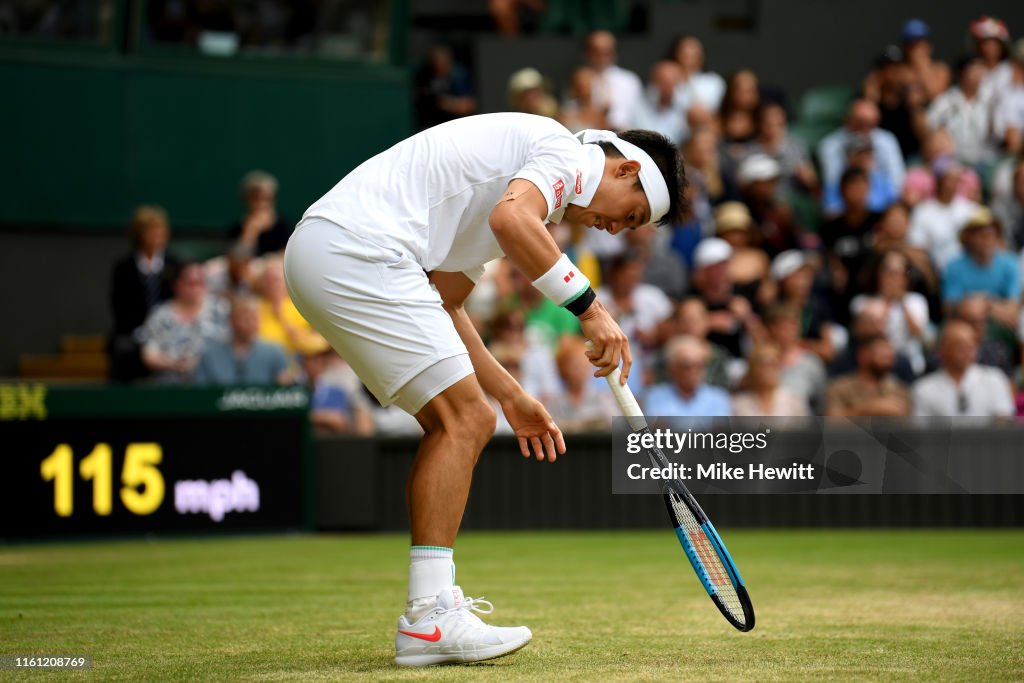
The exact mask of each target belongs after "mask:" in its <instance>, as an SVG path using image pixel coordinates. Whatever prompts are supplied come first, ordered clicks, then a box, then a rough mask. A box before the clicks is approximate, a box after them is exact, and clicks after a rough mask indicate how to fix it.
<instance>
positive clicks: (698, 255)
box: [693, 237, 732, 268]
mask: <svg viewBox="0 0 1024 683" xmlns="http://www.w3.org/2000/svg"><path fill="white" fill-rule="evenodd" d="M730 258H732V247H731V246H729V243H728V242H726V241H725V240H723V239H721V238H719V237H706V238H704V239H702V240H701V241H700V244H698V245H697V251H696V252H694V255H693V265H694V266H695V267H697V268H703V267H704V266H713V265H715V264H716V263H724V262H726V261H728V260H729V259H730Z"/></svg>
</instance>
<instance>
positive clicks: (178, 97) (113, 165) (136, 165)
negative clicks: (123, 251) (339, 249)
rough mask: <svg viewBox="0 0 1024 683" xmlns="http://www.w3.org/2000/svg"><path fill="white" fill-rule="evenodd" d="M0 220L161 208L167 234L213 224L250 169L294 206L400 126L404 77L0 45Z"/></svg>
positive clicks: (65, 220)
mask: <svg viewBox="0 0 1024 683" xmlns="http://www.w3.org/2000/svg"><path fill="white" fill-rule="evenodd" d="M0 91H2V92H4V93H5V102H6V106H4V107H0V130H4V131H5V132H6V135H5V138H6V140H5V144H4V147H5V150H4V155H3V156H4V163H3V164H0V183H2V186H3V188H4V190H3V192H2V193H0V227H5V228H54V227H56V228H61V229H67V228H84V229H95V230H108V231H109V230H112V229H114V230H118V231H121V230H123V228H124V225H125V223H126V220H127V217H128V216H129V215H130V213H131V211H132V208H133V207H134V206H136V205H137V204H140V203H156V204H161V205H163V206H164V207H165V208H167V210H168V211H169V213H170V216H171V221H172V225H173V228H174V230H175V231H176V233H177V234H179V235H180V234H182V233H184V234H194V235H200V234H206V235H212V234H221V233H222V232H223V230H224V226H225V225H226V224H228V223H229V222H230V221H231V220H232V219H233V218H234V217H235V216H237V214H238V212H239V199H238V193H237V189H238V183H239V180H240V178H241V177H242V175H243V174H244V173H245V172H246V171H248V170H250V169H253V168H261V169H266V170H268V171H270V172H272V173H274V174H275V175H277V176H278V178H279V179H280V181H281V190H280V197H279V208H280V209H281V211H282V213H284V214H285V215H288V216H293V217H298V215H300V214H301V212H302V210H303V209H304V208H305V207H306V206H308V205H309V204H310V203H311V202H312V201H313V200H315V199H316V198H317V197H319V196H320V195H321V194H322V193H323V192H325V191H326V190H327V189H329V188H330V187H331V186H332V185H333V184H334V183H335V182H337V181H338V180H339V179H340V178H341V177H342V176H343V175H344V174H345V173H346V172H348V171H349V170H351V169H352V168H354V167H355V166H356V165H357V164H358V163H360V162H361V161H362V160H364V159H366V158H368V157H370V156H372V155H373V154H375V153H377V152H379V151H381V150H382V149H384V148H386V147H388V146H390V145H391V144H394V143H395V142H397V141H398V140H400V139H402V138H403V137H406V136H407V135H408V134H409V133H410V130H411V104H410V97H409V87H408V77H407V74H406V72H405V70H403V69H398V68H393V67H388V66H379V65H353V64H339V63H332V62H322V61H321V62H314V61H290V60H280V59H276V60H270V59H230V60H221V59H216V58H201V57H194V56H193V57H180V56H179V57H174V58H170V57H155V56H130V57H126V56H121V55H109V54H103V53H81V54H72V55H68V54H60V53H56V54H54V53H49V52H46V53H38V52H37V53H31V54H29V55H27V56H26V55H18V54H10V53H7V54H3V55H0Z"/></svg>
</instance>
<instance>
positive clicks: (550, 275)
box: [533, 254, 590, 306]
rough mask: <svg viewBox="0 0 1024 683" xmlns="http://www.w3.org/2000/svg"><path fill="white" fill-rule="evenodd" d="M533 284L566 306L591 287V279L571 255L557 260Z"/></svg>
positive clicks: (563, 255) (560, 304)
mask: <svg viewBox="0 0 1024 683" xmlns="http://www.w3.org/2000/svg"><path fill="white" fill-rule="evenodd" d="M533 286H534V287H536V288H537V289H539V290H540V291H541V292H543V293H544V295H545V296H546V297H547V298H549V299H551V300H552V301H554V302H555V303H556V304H558V305H559V306H564V305H566V304H567V303H569V302H570V301H572V300H573V299H575V298H576V297H578V296H579V295H580V294H582V293H583V292H585V291H587V288H588V287H590V280H588V279H587V276H586V275H584V274H583V273H581V272H580V269H579V268H577V267H576V266H575V265H573V262H572V261H570V260H569V257H568V256H566V255H565V254H562V258H560V259H558V260H557V261H555V265H553V266H551V268H550V269H549V270H548V272H546V273H544V274H543V275H541V276H540V277H539V278H537V279H536V280H534V281H533Z"/></svg>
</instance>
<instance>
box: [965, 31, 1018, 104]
mask: <svg viewBox="0 0 1024 683" xmlns="http://www.w3.org/2000/svg"><path fill="white" fill-rule="evenodd" d="M968 28H969V31H970V35H971V40H972V41H973V42H974V52H975V55H976V56H977V57H978V58H979V59H980V60H981V63H982V65H983V67H984V69H985V75H984V78H983V80H982V83H981V88H980V90H981V97H982V98H983V99H986V100H988V101H990V102H991V101H994V100H995V99H996V98H998V97H999V94H1000V93H1002V92H1005V91H1006V89H1007V88H1009V87H1010V82H1011V80H1012V79H1013V74H1012V70H1011V68H1010V64H1009V62H1008V61H1007V59H1006V58H1007V56H1008V55H1009V49H1010V31H1009V30H1008V29H1007V28H1006V23H1005V22H1003V20H1002V19H997V18H995V17H990V16H987V15H984V14H983V15H981V16H980V17H978V18H977V19H975V20H974V21H972V22H971V23H970V25H969V27H968Z"/></svg>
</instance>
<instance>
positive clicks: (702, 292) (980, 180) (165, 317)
mask: <svg viewBox="0 0 1024 683" xmlns="http://www.w3.org/2000/svg"><path fill="white" fill-rule="evenodd" d="M30 4H31V3H30ZM46 4H47V3H41V4H40V6H42V5H46ZM565 4H566V3H551V4H550V6H549V5H546V3H544V2H543V0H492V1H491V2H490V3H489V8H490V13H491V19H492V21H493V28H494V29H496V30H497V32H499V33H502V34H508V35H515V34H519V33H521V32H524V31H530V30H533V29H534V28H536V27H537V26H549V27H551V26H556V27H557V26H562V28H563V30H565V31H566V32H571V33H578V34H580V40H579V43H580V51H579V54H578V58H577V65H576V67H575V68H574V69H573V70H572V71H571V76H570V77H569V78H568V79H567V80H566V82H564V83H556V82H555V80H554V79H553V78H552V77H551V76H549V75H548V74H546V73H545V65H544V64H531V63H530V60H529V56H528V55H524V56H523V58H522V59H523V63H522V68H520V69H518V70H516V71H515V72H514V73H512V75H511V76H510V78H509V79H508V81H507V85H506V103H505V104H506V106H505V109H506V110H508V111H520V112H527V113H532V114H538V115H541V116H547V117H552V118H555V119H557V120H559V121H560V122H562V123H563V124H564V125H565V126H566V127H567V128H568V129H569V130H571V131H574V132H575V131H579V130H582V129H585V128H607V129H613V130H626V129H630V128H648V129H653V130H657V131H659V132H661V133H663V134H664V135H666V136H667V137H669V138H670V139H672V140H673V141H674V142H676V143H678V144H679V146H680V149H681V152H682V155H683V158H684V160H685V165H686V174H687V177H688V181H689V184H688V187H687V190H686V193H687V199H688V203H689V207H690V208H689V213H688V215H687V217H686V219H685V220H684V222H682V223H680V224H678V225H672V226H668V227H663V228H654V227H651V226H647V227H644V228H640V229H638V230H635V231H631V232H628V233H625V234H620V235H618V236H612V235H609V234H608V233H605V232H600V231H591V230H586V229H580V228H574V227H572V226H569V225H556V226H552V233H553V235H554V237H555V239H556V241H557V242H558V243H559V244H560V245H561V247H562V249H563V251H565V252H566V253H567V254H568V255H569V256H570V258H572V259H573V261H574V262H575V263H577V264H578V265H579V266H580V268H581V269H582V270H584V271H585V273H586V274H587V276H588V277H589V278H590V279H591V281H592V282H593V283H594V285H595V288H597V289H598V295H599V297H600V298H601V299H602V301H603V302H604V304H605V306H606V307H608V308H609V309H610V310H611V311H612V312H613V314H614V315H615V317H616V318H617V320H618V321H619V323H620V324H621V326H622V327H623V329H624V330H625V331H626V333H627V334H628V335H629V338H630V340H631V345H632V348H633V353H634V359H635V363H634V367H633V372H632V374H631V376H630V384H631V385H632V387H633V389H634V391H635V393H636V394H637V396H638V397H640V399H641V401H642V402H643V404H644V407H645V410H646V412H647V413H648V414H650V415H666V416H667V415H730V414H732V415H770V416H783V415H794V416H799V415H915V414H916V415H974V416H989V417H1003V418H1008V417H1011V416H1014V415H1018V414H1024V390H1022V374H1021V362H1022V357H1024V313H1022V310H1021V306H1020V304H1021V294H1022V293H1021V278H1020V271H1021V268H1022V264H1024V38H1017V39H1016V40H1014V34H1013V33H1012V30H1013V29H1014V28H1015V27H1011V26H1007V25H1006V23H1004V22H1003V21H1002V20H1001V19H999V18H996V17H991V16H979V17H977V18H976V19H975V20H974V21H972V22H970V23H969V25H967V26H964V27H963V30H964V34H965V41H964V45H965V46H966V49H965V50H964V51H963V53H962V54H936V53H935V51H934V50H933V45H932V41H931V29H930V27H929V25H928V23H927V21H926V20H923V19H920V18H913V19H909V20H907V21H905V22H904V23H902V24H899V23H897V24H894V25H893V26H892V31H891V35H892V37H893V43H892V44H891V45H887V46H885V45H881V46H879V50H878V52H877V54H876V55H864V60H865V63H870V64H871V67H870V69H868V70H867V71H866V73H864V74H863V78H862V80H861V81H860V82H858V83H848V84H840V85H830V86H828V87H820V88H815V89H812V90H810V91H808V92H806V93H804V94H803V96H802V97H801V98H800V99H799V102H794V101H792V100H791V99H790V98H789V97H788V95H787V93H786V92H785V91H784V90H783V89H782V88H779V87H776V86H773V85H771V84H766V83H763V82H762V81H761V79H760V78H759V76H758V73H757V69H756V66H755V68H747V69H740V70H737V71H735V72H732V73H718V72H717V71H716V70H715V64H716V55H715V54H707V53H706V52H705V49H704V45H703V43H702V41H701V39H700V37H699V36H696V35H682V36H680V37H678V39H676V40H674V41H672V42H671V43H670V44H666V45H665V46H664V53H663V58H662V59H659V60H657V61H655V62H654V63H652V64H650V65H649V68H648V69H647V70H646V71H644V72H641V73H634V72H633V71H630V70H628V69H625V68H623V67H621V66H619V65H618V63H617V62H618V54H617V39H616V34H614V33H612V32H610V31H606V30H590V27H588V26H586V25H585V24H580V25H576V24H572V25H568V24H566V22H570V18H572V17H576V18H578V17H579V15H578V14H572V13H570V14H566V15H564V16H563V15H561V14H559V13H558V12H553V11H552V7H554V8H555V9H557V8H562V7H563V6H564V5H565ZM8 5H11V3H0V8H2V7H7V6H8ZM56 5H59V3H57V4H56ZM56 5H54V4H50V6H56ZM186 5H188V6H190V7H191V6H192V5H191V4H188V3H182V4H181V6H180V7H179V3H175V2H164V3H150V4H149V7H150V9H151V16H149V17H148V21H149V24H148V26H149V27H150V39H152V40H154V41H160V40H165V39H166V40H176V41H182V40H191V41H202V40H205V41H207V43H209V44H210V45H213V46H214V47H212V48H210V49H214V50H216V49H218V48H217V47H216V45H218V43H217V41H216V40H215V38H216V35H214V36H213V38H211V37H210V33H211V31H212V33H213V34H216V33H217V31H216V24H217V21H220V19H217V15H216V12H215V11H214V10H215V8H216V7H215V6H216V5H217V3H207V5H209V7H207V9H208V10H209V12H207V13H206V14H202V15H201V16H200V15H194V13H192V14H189V13H186V12H183V10H182V9H181V8H182V7H185V6H186ZM200 5H201V6H203V7H206V5H203V3H200ZM300 5H301V3H300ZM276 6H277V4H275V3H262V4H260V3H254V4H253V8H257V9H258V8H263V10H261V11H262V14H261V13H260V12H257V11H256V10H255V9H254V12H253V17H252V18H251V19H252V21H251V22H250V23H249V24H246V26H247V27H248V28H247V30H246V31H241V30H236V29H237V26H235V25H234V24H232V26H235V28H234V29H232V31H230V32H231V33H232V35H234V36H235V39H236V40H238V39H240V40H242V42H243V43H245V44H246V45H255V46H260V45H264V46H268V47H267V49H281V50H296V49H305V48H304V46H307V45H310V44H315V42H316V36H317V35H318V31H317V26H318V25H319V24H317V23H316V22H315V21H313V20H312V19H311V18H310V17H309V16H307V14H306V13H303V12H302V11H300V10H301V7H299V8H298V9H297V8H296V6H292V5H291V4H289V9H288V12H283V11H282V12H279V13H277V14H274V13H273V12H271V10H272V9H273V7H276ZM279 9H280V8H279ZM317 16H321V15H320V14H318V15H317ZM357 16H358V14H357ZM26 17H28V15H22V16H21V18H20V20H22V21H29V20H32V21H36V22H37V23H38V25H39V26H43V27H45V26H52V27H54V28H53V30H59V26H60V22H59V21H58V20H57V17H55V16H54V17H50V20H49V23H47V19H46V17H45V16H43V15H40V16H39V17H35V18H34V19H33V18H32V17H28V18H26ZM211 17H212V18H211ZM260 17H262V19H260ZM268 17H269V18H268ZM275 17H276V19H275ZM221 19H222V20H223V22H228V23H230V21H235V22H236V24H237V21H238V17H237V16H235V17H234V18H233V19H232V18H230V17H221ZM16 20H19V19H18V17H17V16H15V14H13V13H12V12H11V11H9V10H8V11H6V12H4V11H0V25H3V24H4V22H8V23H10V22H14V21H16ZM215 20H216V21H215ZM229 20H230V21H229ZM271 20H273V21H271ZM261 21H263V22H264V23H266V22H269V24H267V26H270V27H271V28H274V27H276V28H274V30H273V31H271V30H270V29H269V28H267V27H266V26H264V27H263V28H262V29H261V28H260V26H261V25H262V24H260V22H261ZM190 22H191V23H190ZM203 22H207V23H209V22H213V23H212V24H210V25H209V26H207V25H206V24H204V23H203ZM223 22H222V23H223ZM570 23H571V22H570ZM563 24H565V25H564V26H563ZM211 26H212V27H213V28H211ZM1016 28H1017V30H1020V27H1016ZM350 34H351V35H360V30H359V28H358V27H355V28H354V29H352V30H351V31H350ZM203 36H205V38H203ZM210 41H213V42H210ZM261 41H262V42H261ZM473 73H474V65H473V64H472V63H470V61H469V60H468V59H467V58H466V57H465V55H462V54H460V50H458V49H457V47H456V46H453V45H448V44H444V43H437V44H434V45H432V46H431V47H430V48H429V50H427V51H426V53H425V54H424V55H423V58H422V62H421V64H420V65H419V67H418V68H417V69H416V70H415V75H414V77H413V79H412V89H413V92H412V93H411V97H412V98H413V101H414V112H415V116H416V121H417V126H418V127H419V128H420V129H423V128H426V127H429V126H432V125H436V124H438V123H441V122H444V121H449V120H452V119H456V118H459V117H462V116H467V115H472V114H477V113H485V111H493V110H494V109H484V108H483V107H482V106H481V104H480V102H481V98H480V97H479V95H478V93H477V92H476V86H477V83H476V81H475V79H474V77H473ZM273 170H274V169H268V170H266V171H264V170H253V171H251V172H250V173H248V174H246V175H245V177H244V178H242V179H241V182H240V186H239V190H238V191H239V197H240V207H239V217H238V218H237V220H235V221H234V222H233V223H232V224H231V225H230V226H228V227H226V228H225V231H224V244H225V245H226V246H225V249H224V251H223V253H221V254H219V255H217V256H215V257H214V258H212V259H203V260H190V259H180V258H177V257H175V254H176V253H177V252H176V250H175V248H174V247H175V238H174V235H173V227H174V216H173V215H168V213H167V211H165V210H164V209H163V208H161V206H158V205H145V206H139V207H138V208H137V209H136V210H135V212H134V214H133V215H132V216H131V217H130V234H131V243H130V245H129V246H128V248H127V249H126V253H125V256H124V258H123V259H122V260H120V261H118V262H117V263H116V264H112V270H111V289H110V302H111V310H112V318H113V320H114V325H113V329H112V331H111V334H110V337H109V340H108V350H109V354H110V376H111V379H112V380H113V381H117V382H158V383H173V384H199V385H209V384H279V385H290V384H298V383H301V384H306V385H308V386H309V387H310V388H311V390H312V396H313V406H314V410H313V419H314V422H315V423H316V424H317V425H318V426H319V427H320V428H322V429H324V430H329V431H335V432H354V433H359V434H370V433H384V434H392V433H414V432H417V431H418V429H419V427H418V425H417V424H416V423H415V420H413V419H412V418H411V417H409V416H407V415H405V414H404V413H402V412H401V411H399V410H398V409H397V408H388V409H385V408H382V407H381V406H379V405H378V404H377V403H376V401H375V400H374V399H373V397H372V396H371V395H370V394H368V393H367V392H366V391H365V389H363V387H362V386H361V384H360V383H359V381H358V378H356V377H355V375H354V373H353V372H352V371H351V369H350V368H349V367H348V366H347V364H346V363H345V361H344V359H342V358H339V357H338V356H337V354H336V353H334V352H333V350H331V349H330V348H329V347H328V346H327V344H326V343H325V342H324V340H323V339H322V338H321V337H320V336H319V335H318V334H316V332H315V331H314V330H312V329H311V328H310V326H309V325H308V324H307V323H306V322H305V321H304V320H303V319H302V317H301V316H300V315H299V314H298V312H297V311H296V310H295V307H294V306H293V305H292V303H291V301H290V300H289V298H288V294H287V290H286V288H285V284H284V279H283V275H282V267H281V260H280V259H281V253H282V250H283V248H284V246H285V244H286V243H287V240H288V237H289V235H290V233H291V231H292V229H293V226H294V223H295V221H296V220H297V218H298V217H297V216H284V215H282V214H281V213H279V211H278V209H277V196H278V189H279V188H278V180H277V178H275V176H274V175H273ZM339 177H340V176H339ZM315 194H316V193H315V192H313V191H312V190H311V194H309V196H308V198H307V199H308V201H309V202H311V201H312V200H313V199H315V196H314V195H315ZM154 199H155V200H157V201H159V197H154ZM307 203H308V202H307ZM467 306H468V308H469V310H470V312H471V315H472V316H473V319H474V321H475V323H476V325H477V327H478V330H479V331H480V334H481V336H482V337H483V338H484V340H485V341H486V342H487V344H488V346H489V348H490V349H491V351H492V352H493V354H494V355H495V357H496V358H497V359H498V360H499V361H500V362H501V363H502V364H503V365H504V366H505V367H506V368H507V369H508V370H509V371H510V372H511V373H512V374H513V375H515V376H516V377H517V378H518V379H519V380H520V382H521V383H522V384H523V386H524V387H525V388H526V389H527V391H530V392H531V393H533V394H534V395H536V396H537V397H538V398H540V399H541V400H542V401H544V402H545V404H546V405H548V406H549V408H550V410H551V412H552V415H553V416H554V417H555V419H556V421H558V422H559V424H560V425H561V426H562V428H563V429H564V430H566V431H574V430H575V431H581V430H594V429H607V428H608V426H609V424H610V423H609V418H610V417H611V416H613V415H615V414H617V411H616V409H615V406H614V403H613V401H612V400H611V397H610V395H609V394H608V392H607V390H602V382H603V381H602V380H595V379H594V378H593V377H592V371H593V369H592V368H591V367H590V366H589V364H588V363H587V361H586V359H585V358H584V354H583V340H582V339H581V338H580V336H579V327H578V324H577V322H576V320H575V318H574V317H573V316H572V315H571V314H569V313H568V312H566V311H564V310H562V309H559V308H558V307H556V306H554V305H553V304H552V303H551V302H550V301H548V300H546V299H545V298H544V297H543V296H542V295H541V294H540V293H539V292H538V291H537V290H535V289H534V288H533V287H532V285H531V284H530V282H529V280H528V279H527V278H526V277H524V276H523V275H522V274H521V273H520V272H518V271H517V270H516V269H515V268H514V266H512V265H511V264H510V263H508V262H507V261H504V260H502V261H496V262H493V263H492V264H490V265H489V267H488V270H487V272H486V274H485V276H484V278H483V279H482V280H481V282H480V283H479V284H478V286H477V288H476V290H475V291H474V293H473V295H472V297H471V299H470V300H469V303H468V305H467ZM498 412H499V432H500V431H502V430H503V429H504V430H506V431H507V430H508V426H507V424H505V425H503V424H502V422H503V420H502V418H501V417H500V411H498Z"/></svg>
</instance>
